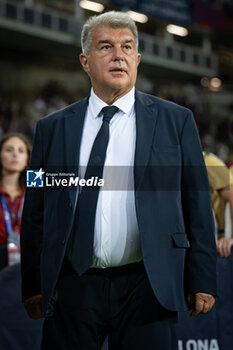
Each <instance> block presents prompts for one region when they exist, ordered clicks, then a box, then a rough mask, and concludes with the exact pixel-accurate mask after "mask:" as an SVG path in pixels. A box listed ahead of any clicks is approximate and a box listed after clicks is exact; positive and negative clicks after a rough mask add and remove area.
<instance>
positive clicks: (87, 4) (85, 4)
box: [79, 0, 104, 12]
mask: <svg viewBox="0 0 233 350" xmlns="http://www.w3.org/2000/svg"><path fill="white" fill-rule="evenodd" d="M79 6H80V7H82V8H83V9H85V10H90V11H93V12H102V11H103V10H104V5H102V4H99V3H98V2H94V1H89V0H82V1H80V3H79Z"/></svg>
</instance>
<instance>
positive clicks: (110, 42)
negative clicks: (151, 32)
mask: <svg viewBox="0 0 233 350" xmlns="http://www.w3.org/2000/svg"><path fill="white" fill-rule="evenodd" d="M123 43H124V44H128V43H134V40H133V39H126V40H124V41H123ZM100 44H110V45H114V43H113V42H112V41H111V40H108V39H105V40H99V41H98V43H97V45H100Z"/></svg>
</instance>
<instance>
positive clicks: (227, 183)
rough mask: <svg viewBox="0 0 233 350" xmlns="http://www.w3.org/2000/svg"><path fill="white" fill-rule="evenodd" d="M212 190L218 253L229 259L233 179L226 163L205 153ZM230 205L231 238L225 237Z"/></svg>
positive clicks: (232, 228)
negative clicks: (226, 216) (226, 210)
mask: <svg viewBox="0 0 233 350" xmlns="http://www.w3.org/2000/svg"><path fill="white" fill-rule="evenodd" d="M204 160H205V164H206V167H207V173H208V178H209V183H210V190H211V202H212V208H213V211H214V215H215V220H216V224H217V229H218V231H217V251H218V253H219V254H220V256H221V257H223V258H227V257H228V256H230V254H231V248H232V246H233V224H232V223H233V177H232V175H231V173H230V170H229V169H228V168H227V166H226V165H225V163H224V162H223V161H222V160H221V159H220V158H218V157H217V156H216V155H215V154H213V153H209V152H204ZM227 202H228V203H229V208H230V218H231V237H225V236H224V234H225V209H226V203H227Z"/></svg>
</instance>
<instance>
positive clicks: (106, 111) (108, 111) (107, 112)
mask: <svg viewBox="0 0 233 350" xmlns="http://www.w3.org/2000/svg"><path fill="white" fill-rule="evenodd" d="M118 109H119V108H118V107H116V106H107V107H104V108H102V110H101V112H102V113H103V121H106V122H108V123H109V122H110V120H111V119H112V117H113V116H114V114H116V112H117V111H118Z"/></svg>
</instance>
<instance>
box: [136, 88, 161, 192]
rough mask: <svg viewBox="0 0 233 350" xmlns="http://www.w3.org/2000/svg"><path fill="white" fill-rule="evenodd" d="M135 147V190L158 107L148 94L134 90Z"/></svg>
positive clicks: (143, 168)
mask: <svg viewBox="0 0 233 350" xmlns="http://www.w3.org/2000/svg"><path fill="white" fill-rule="evenodd" d="M135 110H136V149H135V159H134V182H135V190H138V189H139V187H140V184H141V181H142V178H143V174H144V171H145V168H146V166H147V163H148V160H149V155H150V152H151V145H152V141H153V136H154V132H155V126H156V121H157V115H158V109H157V106H156V105H155V103H154V101H153V100H151V99H150V96H148V95H145V94H143V93H141V92H138V91H136V94H135Z"/></svg>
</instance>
